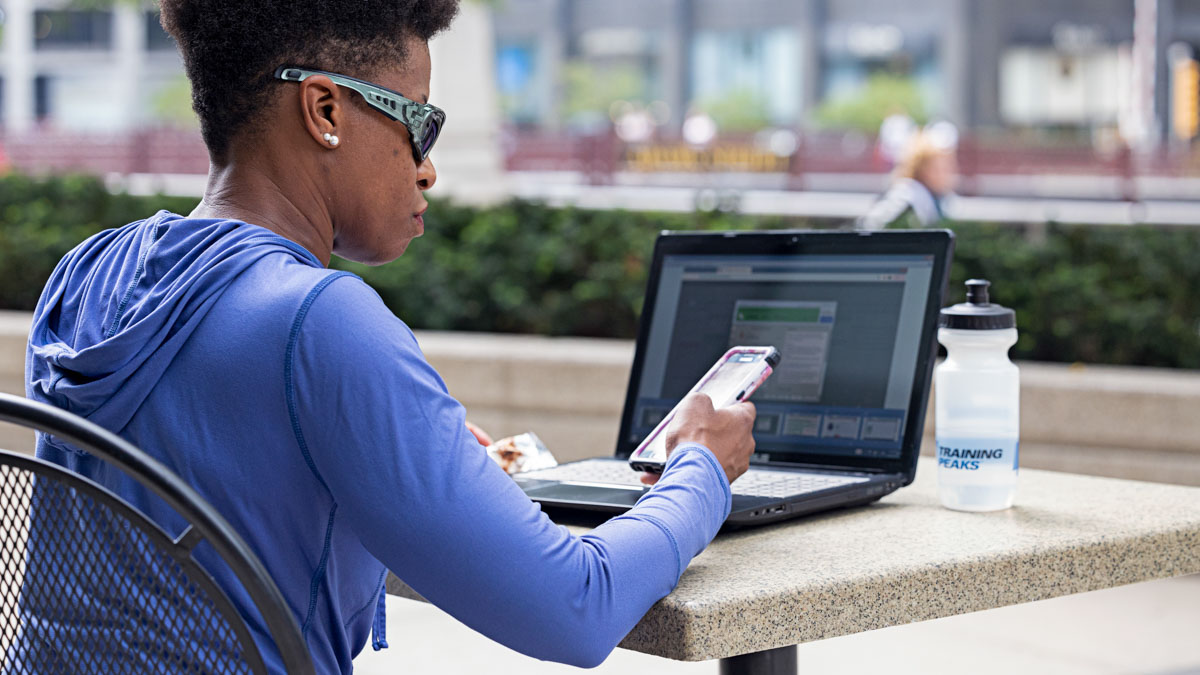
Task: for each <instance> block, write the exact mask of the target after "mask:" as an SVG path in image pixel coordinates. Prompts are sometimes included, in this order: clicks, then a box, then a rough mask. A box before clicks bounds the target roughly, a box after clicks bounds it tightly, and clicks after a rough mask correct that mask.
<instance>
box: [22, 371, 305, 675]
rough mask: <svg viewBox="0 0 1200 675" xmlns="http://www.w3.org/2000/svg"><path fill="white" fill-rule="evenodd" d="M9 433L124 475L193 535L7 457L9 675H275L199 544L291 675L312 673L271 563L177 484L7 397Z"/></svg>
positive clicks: (82, 429) (94, 436) (80, 423)
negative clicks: (236, 585) (232, 579)
mask: <svg viewBox="0 0 1200 675" xmlns="http://www.w3.org/2000/svg"><path fill="white" fill-rule="evenodd" d="M0 420H3V421H6V422H13V423H16V424H19V425H22V426H26V427H30V428H33V429H37V430H39V431H42V432H44V433H48V434H51V435H54V436H56V437H58V438H59V439H60V440H63V441H66V442H69V443H71V444H72V445H74V446H75V447H78V448H80V449H82V450H85V451H87V452H89V453H91V454H93V455H95V456H96V457H99V458H100V459H102V460H104V461H106V462H107V463H109V464H111V465H114V466H116V467H118V468H120V469H121V470H122V471H124V472H125V473H126V474H127V475H129V476H131V477H133V478H134V479H136V480H137V481H138V483H139V484H141V485H143V486H144V487H146V488H147V489H148V490H149V491H150V492H152V493H153V494H156V495H157V496H158V497H160V498H162V499H163V500H164V501H166V502H167V504H168V505H170V506H171V507H172V508H173V509H174V510H175V511H176V512H177V513H178V514H179V515H180V516H182V517H183V519H184V520H185V521H186V522H187V523H188V525H187V527H186V528H185V529H184V530H183V531H182V533H180V534H179V535H178V536H174V537H173V536H171V535H169V534H168V533H167V532H165V531H164V530H163V529H162V528H161V527H159V526H158V525H157V524H156V523H154V522H152V521H151V520H150V519H148V518H147V517H146V516H145V515H143V514H142V513H141V512H139V511H138V510H137V509H135V508H134V507H133V506H131V505H130V504H129V503H128V502H126V501H124V500H123V499H122V498H120V497H118V496H117V495H115V494H113V493H112V492H110V491H109V490H107V489H106V488H104V487H102V486H100V485H98V484H96V483H95V482H93V481H91V480H89V479H87V478H84V477H83V476H80V475H79V474H76V473H74V472H72V471H70V470H68V469H65V468H63V467H60V466H58V465H56V464H52V463H49V462H45V461H42V460H39V459H36V458H33V457H28V456H25V455H19V454H16V453H11V452H7V451H0V672H4V673H39V674H41V673H60V672H61V673H213V674H214V675H215V674H225V673H256V674H257V673H266V672H267V669H266V667H265V665H264V662H263V658H262V655H261V654H260V653H259V649H258V646H257V645H256V643H255V641H254V640H253V638H252V637H251V633H250V629H249V628H248V625H247V622H246V620H245V619H244V618H243V617H242V616H241V614H239V612H238V611H237V610H236V609H235V607H234V605H233V604H232V603H231V602H230V600H229V598H228V597H227V596H226V594H225V593H224V592H223V591H222V589H220V588H219V587H218V586H217V585H216V583H214V581H213V578H212V576H211V575H210V574H209V572H208V571H206V570H205V569H204V568H203V567H201V565H200V564H199V563H198V562H197V561H196V559H195V557H194V552H195V549H196V547H197V546H198V545H199V544H200V543H202V542H207V543H208V544H210V545H211V546H212V548H213V549H214V550H215V551H216V552H217V554H218V555H219V556H220V557H221V559H222V560H223V562H224V563H225V564H226V565H227V566H228V568H229V570H230V571H232V572H233V573H234V574H235V575H236V577H237V578H238V580H239V581H240V582H241V584H242V588H243V590H244V591H245V592H246V594H247V595H248V596H249V597H250V598H251V600H252V601H253V603H254V605H255V607H256V608H257V610H258V611H259V613H260V616H261V617H262V620H263V622H264V623H265V624H266V627H267V630H268V632H269V634H270V638H271V639H272V640H273V641H274V643H275V646H276V648H277V650H278V652H279V654H280V656H281V658H282V661H283V666H284V668H285V669H286V672H288V673H298V674H302V675H308V674H310V673H313V672H314V671H313V665H312V661H311V659H310V657H309V655H308V652H307V648H306V646H305V644H304V640H303V638H302V636H301V635H300V630H299V627H298V626H297V624H296V620H295V617H294V616H293V615H292V613H291V611H290V610H289V608H288V606H287V604H286V602H285V601H284V599H283V596H282V594H280V592H279V589H278V588H277V587H276V586H275V584H274V582H273V581H272V580H271V579H270V577H269V576H268V575H267V573H266V570H265V568H263V566H262V564H261V562H259V561H258V559H257V557H255V556H254V554H253V553H252V552H251V551H250V549H249V547H248V546H247V545H246V544H245V542H244V541H242V540H241V538H240V537H239V536H238V535H237V533H236V532H234V531H233V529H232V528H231V527H230V526H229V525H228V523H226V522H225V521H224V519H222V518H221V516H219V515H218V514H217V513H216V512H215V511H214V510H213V509H212V508H211V507H210V506H209V505H208V504H207V503H205V502H204V501H203V500H202V499H201V498H200V497H199V495H197V494H196V493H195V492H194V491H193V490H191V488H189V487H188V486H187V485H185V484H183V483H182V481H180V480H179V479H178V477H176V476H174V474H172V473H170V472H169V471H168V470H167V469H166V468H165V467H163V466H162V465H161V464H159V463H158V462H156V461H155V460H153V459H152V458H150V457H149V456H147V455H145V454H144V453H142V452H140V451H139V450H137V449H136V448H134V447H133V446H132V445H130V444H129V443H127V442H125V441H123V440H122V439H120V438H119V437H117V436H115V435H113V434H110V433H108V432H106V431H104V430H103V429H100V428H99V427H97V426H96V425H94V424H91V423H89V422H87V421H85V420H82V419H81V418H79V417H76V416H74V415H70V414H68V413H65V412H63V411H61V410H58V409H57V408H53V407H51V406H46V405H43V404H40V403H35V402H32V401H28V400H26V399H21V398H17V397H14V396H8V395H4V394H0Z"/></svg>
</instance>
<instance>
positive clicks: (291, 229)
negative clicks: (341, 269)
mask: <svg viewBox="0 0 1200 675" xmlns="http://www.w3.org/2000/svg"><path fill="white" fill-rule="evenodd" d="M262 164H263V163H262V162H249V163H246V162H240V163H239V162H237V161H230V162H227V163H225V164H224V165H223V166H216V165H213V166H212V167H211V168H210V169H209V173H208V185H207V186H206V187H205V189H204V198H203V199H202V200H201V201H200V204H198V205H197V206H196V208H195V209H194V210H193V211H192V213H191V216H192V217H194V218H226V219H230V220H240V221H243V222H246V223H250V224H252V225H258V226H260V227H264V228H266V229H268V230H271V231H272V232H274V233H276V234H278V235H279V236H281V237H283V238H285V239H289V240H291V241H293V242H295V243H297V244H299V245H300V246H303V247H304V248H305V249H306V250H308V251H309V252H310V253H312V254H313V255H314V256H316V258H317V259H318V260H320V261H321V264H322V265H325V266H328V265H329V259H330V257H331V256H332V254H333V224H332V219H331V218H330V214H329V210H328V208H327V205H326V204H325V203H324V201H323V200H322V199H320V198H318V197H317V196H316V192H315V191H312V190H307V189H305V186H306V185H307V182H306V181H305V180H303V177H304V176H305V175H306V174H305V172H304V171H297V170H296V167H292V170H291V171H289V172H288V174H289V175H290V176H293V177H295V178H289V179H288V180H286V181H285V180H281V179H279V178H277V176H278V175H279V174H277V173H276V172H274V171H271V170H270V168H271V167H272V166H274V165H275V163H273V162H269V161H268V162H266V166H262Z"/></svg>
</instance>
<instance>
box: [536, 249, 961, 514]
mask: <svg viewBox="0 0 1200 675" xmlns="http://www.w3.org/2000/svg"><path fill="white" fill-rule="evenodd" d="M953 248H954V237H953V234H952V233H951V232H949V231H946V230H933V231H922V230H897V231H878V232H813V231H772V232H717V233H711V232H705V233H695V232H663V233H662V234H661V235H660V236H659V238H658V241H657V243H656V244H655V247H654V257H653V260H652V263H651V268H650V272H649V281H648V284H647V290H646V299H645V303H644V304H643V310H642V317H641V322H640V327H639V333H638V339H637V348H636V351H635V354H634V359H633V369H632V371H631V373H630V376H629V387H628V390H627V391H626V396H625V408H624V412H623V414H622V415H621V427H620V434H619V436H618V439H617V447H616V450H615V452H614V456H613V457H606V458H596V459H588V460H583V461H578V462H570V463H566V464H561V465H559V466H556V467H553V468H549V469H543V470H538V471H531V472H526V473H519V474H516V475H515V476H514V479H515V480H516V481H517V483H518V484H519V485H520V486H521V488H522V489H523V490H524V491H525V493H526V494H528V495H529V497H530V498H531V499H533V500H534V501H537V502H540V503H541V504H542V505H543V506H545V507H548V508H550V509H552V510H555V511H559V510H564V509H565V510H580V511H600V512H609V513H619V512H622V511H625V510H628V509H629V508H630V507H632V506H633V505H634V504H635V503H636V502H637V500H638V499H639V498H640V497H641V496H642V495H643V494H644V493H645V492H646V491H647V490H648V489H649V488H648V487H647V486H645V485H643V484H642V483H641V482H640V480H639V478H640V475H641V474H640V473H639V472H636V471H634V470H633V469H631V468H630V467H629V464H628V460H629V455H630V453H631V452H632V451H633V450H634V449H635V448H636V447H637V445H638V443H639V442H640V441H641V440H642V439H643V438H645V436H646V435H647V434H649V433H650V432H651V431H652V430H653V429H654V427H655V425H657V424H658V422H659V421H660V420H661V419H662V418H663V417H664V416H665V415H666V414H667V413H669V412H670V410H671V409H672V408H673V407H674V406H675V404H676V403H677V402H678V401H679V400H680V399H681V398H682V397H683V396H684V395H685V394H686V393H687V392H688V391H689V390H690V389H691V387H692V385H694V384H695V383H696V381H697V380H698V379H699V378H700V377H701V376H703V375H704V374H705V372H707V370H708V368H709V367H710V366H712V364H713V363H714V362H715V361H716V360H717V358H718V357H720V356H721V355H722V354H724V353H725V351H726V350H727V349H728V348H729V347H731V346H734V345H773V346H774V347H775V348H776V349H778V350H779V351H780V353H781V354H782V357H783V358H782V361H781V362H780V364H779V367H778V368H776V369H775V372H774V373H773V374H772V375H771V377H770V378H769V379H768V380H767V381H766V382H765V383H764V384H763V385H762V387H761V388H759V390H758V391H757V392H755V394H754V396H753V397H752V398H751V400H752V401H753V402H754V404H755V405H756V407H757V409H758V417H757V419H756V421H755V425H754V439H755V453H754V455H753V456H752V458H751V467H750V470H749V471H747V472H746V473H745V474H744V475H742V476H741V477H740V478H738V479H737V480H736V481H734V482H733V484H732V486H731V487H732V491H733V509H732V512H731V513H730V515H729V518H728V520H727V521H726V525H727V526H732V527H741V526H748V525H757V524H762V523H769V522H774V521H779V520H783V519H786V518H793V517H796V516H800V515H804V514H808V513H813V512H816V511H822V510H826V509H831V508H836V507H844V506H855V505H860V504H866V503H869V502H873V501H875V500H877V499H879V498H880V497H883V496H884V495H886V494H889V493H891V492H893V491H895V490H897V489H899V488H901V487H903V486H905V485H908V484H909V483H911V482H912V481H913V478H914V477H915V475H916V467H917V455H918V451H919V449H920V444H921V436H922V432H923V427H924V420H925V407H926V404H927V403H928V400H929V386H930V380H931V377H932V374H933V363H934V359H935V357H936V355H937V352H936V346H935V330H936V327H937V316H938V311H939V309H940V308H941V306H942V296H943V293H944V292H945V288H946V282H947V277H948V274H949V267H950V259H951V256H952V254H953Z"/></svg>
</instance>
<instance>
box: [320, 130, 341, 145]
mask: <svg viewBox="0 0 1200 675" xmlns="http://www.w3.org/2000/svg"><path fill="white" fill-rule="evenodd" d="M322 138H324V139H325V142H326V143H328V144H330V145H332V146H333V147H335V148H336V147H337V144H338V137H337V136H334V135H333V134H331V133H326V134H325V135H324V136H322Z"/></svg>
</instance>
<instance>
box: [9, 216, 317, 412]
mask: <svg viewBox="0 0 1200 675" xmlns="http://www.w3.org/2000/svg"><path fill="white" fill-rule="evenodd" d="M280 253H283V254H290V255H293V256H294V257H295V258H296V259H297V260H299V261H303V262H304V263H306V264H311V265H313V266H315V267H321V263H320V262H319V261H318V260H317V259H316V257H315V256H313V255H312V254H311V253H309V252H308V251H306V250H305V249H304V248H303V247H301V246H299V245H298V244H295V243H294V242H291V241H289V240H287V239H284V238H283V237H281V236H279V235H277V234H275V233H273V232H271V231H270V230H267V229H264V228H261V227H258V226H255V225H248V224H246V223H243V222H240V221H236V220H212V219H192V218H184V217H182V216H178V215H175V214H173V213H168V212H166V211H160V212H159V213H157V214H155V215H154V216H153V217H151V218H148V219H146V220H141V221H137V222H135V223H131V224H129V225H126V226H125V227H122V228H119V229H115V230H107V231H104V232H101V233H100V234H97V235H95V236H94V237H91V238H90V239H88V240H87V241H85V242H83V243H82V244H80V245H79V246H77V247H76V248H75V249H74V250H72V251H71V252H70V253H68V254H67V255H66V257H64V258H63V259H62V260H61V261H60V262H59V263H58V266H57V267H56V268H55V269H54V273H53V274H52V275H51V276H50V280H49V281H47V282H46V288H45V289H44V290H43V291H42V297H41V299H40V300H38V305H37V309H36V310H35V311H34V317H33V327H32V329H31V331H30V334H29V347H28V351H27V353H26V357H25V382H26V394H27V395H28V396H29V398H31V399H34V400H39V401H43V402H45V403H49V404H51V405H54V406H57V407H59V408H62V409H64V410H67V411H69V412H72V413H75V414H76V415H80V416H82V417H85V418H87V419H89V420H91V421H92V422H95V423H97V424H99V425H100V426H102V427H104V428H106V429H108V430H110V431H114V432H120V431H121V430H122V429H124V427H125V426H126V425H127V424H128V423H129V420H130V418H132V417H133V414H134V413H135V412H136V411H137V410H138V408H139V407H140V406H141V404H142V402H143V401H145V399H146V397H147V396H148V395H149V393H150V392H151V391H152V390H153V389H154V386H155V385H156V384H157V383H158V381H159V379H160V378H161V377H162V374H163V373H164V372H165V371H166V369H167V367H168V366H169V365H170V364H171V361H172V360H173V359H174V357H175V355H176V354H178V352H179V350H180V349H181V348H182V347H183V345H184V344H185V343H186V342H187V340H188V338H189V337H190V336H191V334H192V333H193V332H194V331H195V330H196V327H197V326H199V325H200V322H201V321H202V320H203V319H204V317H205V315H206V314H207V313H208V311H209V310H210V309H211V308H212V306H213V303H215V302H216V301H217V300H218V299H219V298H220V296H221V292H222V291H223V290H224V289H225V288H226V287H227V286H228V285H229V284H230V282H232V281H233V280H234V279H235V278H237V276H238V275H239V274H240V273H241V272H242V271H244V270H246V269H247V268H248V267H250V266H251V265H253V264H254V263H255V262H257V261H258V260H259V259H261V258H262V257H264V256H267V255H272V254H280Z"/></svg>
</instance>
